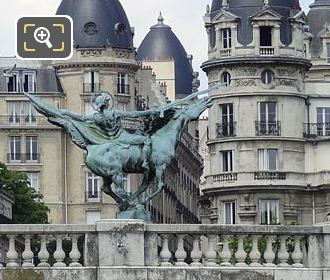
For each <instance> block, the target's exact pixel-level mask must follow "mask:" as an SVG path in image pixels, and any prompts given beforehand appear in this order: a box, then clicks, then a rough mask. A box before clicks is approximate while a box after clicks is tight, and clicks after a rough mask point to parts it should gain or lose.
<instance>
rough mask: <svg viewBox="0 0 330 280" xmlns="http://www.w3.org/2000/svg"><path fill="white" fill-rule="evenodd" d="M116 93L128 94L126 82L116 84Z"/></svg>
mask: <svg viewBox="0 0 330 280" xmlns="http://www.w3.org/2000/svg"><path fill="white" fill-rule="evenodd" d="M117 93H118V94H129V85H127V84H118V85H117Z"/></svg>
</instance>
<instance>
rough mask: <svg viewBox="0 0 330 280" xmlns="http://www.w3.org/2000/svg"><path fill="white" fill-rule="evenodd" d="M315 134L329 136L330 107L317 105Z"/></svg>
mask: <svg viewBox="0 0 330 280" xmlns="http://www.w3.org/2000/svg"><path fill="white" fill-rule="evenodd" d="M316 113H317V135H318V136H330V107H317V108H316Z"/></svg>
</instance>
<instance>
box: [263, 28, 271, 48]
mask: <svg viewBox="0 0 330 280" xmlns="http://www.w3.org/2000/svg"><path fill="white" fill-rule="evenodd" d="M260 46H261V47H271V46H272V27H271V26H260Z"/></svg>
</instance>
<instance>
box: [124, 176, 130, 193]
mask: <svg viewBox="0 0 330 280" xmlns="http://www.w3.org/2000/svg"><path fill="white" fill-rule="evenodd" d="M123 186H124V189H125V191H126V192H127V193H128V194H130V193H131V180H130V176H129V175H128V174H124V175H123Z"/></svg>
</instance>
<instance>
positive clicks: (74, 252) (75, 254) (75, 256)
mask: <svg viewBox="0 0 330 280" xmlns="http://www.w3.org/2000/svg"><path fill="white" fill-rule="evenodd" d="M78 238H79V235H71V241H72V249H71V252H70V254H69V257H70V259H71V263H70V265H69V266H70V267H81V266H82V265H81V264H80V263H79V259H80V257H81V254H80V252H79V250H78Z"/></svg>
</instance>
